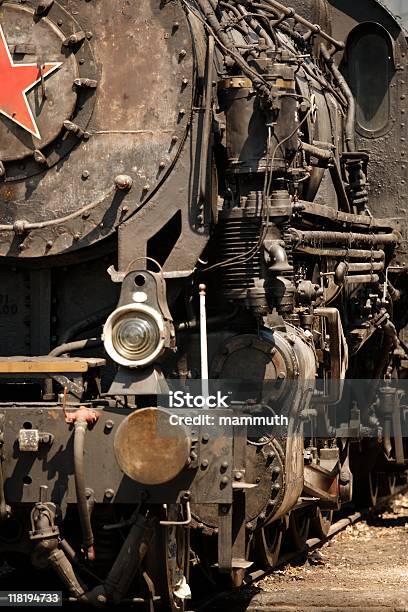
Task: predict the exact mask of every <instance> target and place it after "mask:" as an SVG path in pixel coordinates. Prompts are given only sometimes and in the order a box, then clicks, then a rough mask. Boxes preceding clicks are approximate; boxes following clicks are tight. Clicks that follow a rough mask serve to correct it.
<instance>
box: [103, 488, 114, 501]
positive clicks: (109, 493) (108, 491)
mask: <svg viewBox="0 0 408 612" xmlns="http://www.w3.org/2000/svg"><path fill="white" fill-rule="evenodd" d="M114 495H115V491H114V490H113V489H105V493H104V496H105V497H106V499H112V498H113V496H114Z"/></svg>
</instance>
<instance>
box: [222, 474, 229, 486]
mask: <svg viewBox="0 0 408 612" xmlns="http://www.w3.org/2000/svg"><path fill="white" fill-rule="evenodd" d="M228 483H229V478H228V476H223V477H222V478H221V484H222V485H226V484H228Z"/></svg>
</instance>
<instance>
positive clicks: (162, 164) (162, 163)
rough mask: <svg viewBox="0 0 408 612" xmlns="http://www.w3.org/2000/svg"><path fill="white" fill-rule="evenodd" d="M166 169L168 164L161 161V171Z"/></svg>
mask: <svg viewBox="0 0 408 612" xmlns="http://www.w3.org/2000/svg"><path fill="white" fill-rule="evenodd" d="M165 167H166V162H165V161H164V160H161V162H160V164H159V168H160V170H163V169H164V168H165Z"/></svg>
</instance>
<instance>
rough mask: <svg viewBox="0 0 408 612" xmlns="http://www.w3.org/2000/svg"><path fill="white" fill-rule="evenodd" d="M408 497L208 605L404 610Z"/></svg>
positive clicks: (250, 610) (252, 611)
mask: <svg viewBox="0 0 408 612" xmlns="http://www.w3.org/2000/svg"><path fill="white" fill-rule="evenodd" d="M407 555H408V495H406V496H400V497H399V498H397V499H396V500H395V501H394V503H393V505H392V507H391V508H390V509H389V510H387V512H384V513H383V514H382V515H380V516H378V517H373V518H372V519H370V520H368V521H364V522H360V523H357V524H355V525H353V526H351V527H347V529H346V530H345V531H343V532H342V533H341V534H340V535H338V536H337V537H336V538H335V539H333V540H332V541H330V542H329V543H327V544H325V545H324V546H323V547H322V548H320V549H319V551H318V552H314V553H311V554H310V555H309V558H308V560H307V562H306V563H305V564H304V565H302V566H298V567H293V566H287V567H285V568H283V569H282V570H277V571H275V572H274V573H273V574H271V575H269V576H267V577H266V578H264V579H263V580H261V581H259V582H258V583H256V584H254V585H253V586H251V587H250V588H248V589H245V590H244V591H243V592H242V593H240V595H239V596H238V597H237V598H235V597H234V598H233V599H231V600H229V601H224V602H220V604H217V605H214V606H213V607H212V608H210V609H211V610H213V611H217V612H220V611H221V610H222V611H223V612H224V611H231V612H241V611H244V610H245V611H247V612H258V611H259V612H269V611H270V610H271V611H272V610H273V611H277V610H278V611H282V612H284V611H285V612H286V611H296V612H303V611H307V612H310V611H312V610H313V611H328V612H340V611H341V612H342V611H343V610H353V611H354V612H357V611H359V612H360V611H361V612H365V611H374V612H391V611H393V612H408V558H407Z"/></svg>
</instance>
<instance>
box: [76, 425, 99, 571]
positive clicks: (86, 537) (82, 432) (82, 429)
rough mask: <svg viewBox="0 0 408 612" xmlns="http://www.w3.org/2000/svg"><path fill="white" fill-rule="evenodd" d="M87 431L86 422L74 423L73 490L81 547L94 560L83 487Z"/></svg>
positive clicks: (86, 501) (89, 521) (92, 538)
mask: <svg viewBox="0 0 408 612" xmlns="http://www.w3.org/2000/svg"><path fill="white" fill-rule="evenodd" d="M87 429H88V423H87V422H86V420H83V419H80V420H77V421H75V434H74V474H75V490H76V498H77V505H78V513H79V520H80V523H81V528H82V536H83V545H84V548H85V549H86V551H87V555H88V559H90V560H91V561H93V560H94V559H95V551H94V546H93V545H94V536H93V532H92V525H91V517H90V514H89V508H88V500H87V497H86V487H85V466H84V450H85V436H86V432H87Z"/></svg>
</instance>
